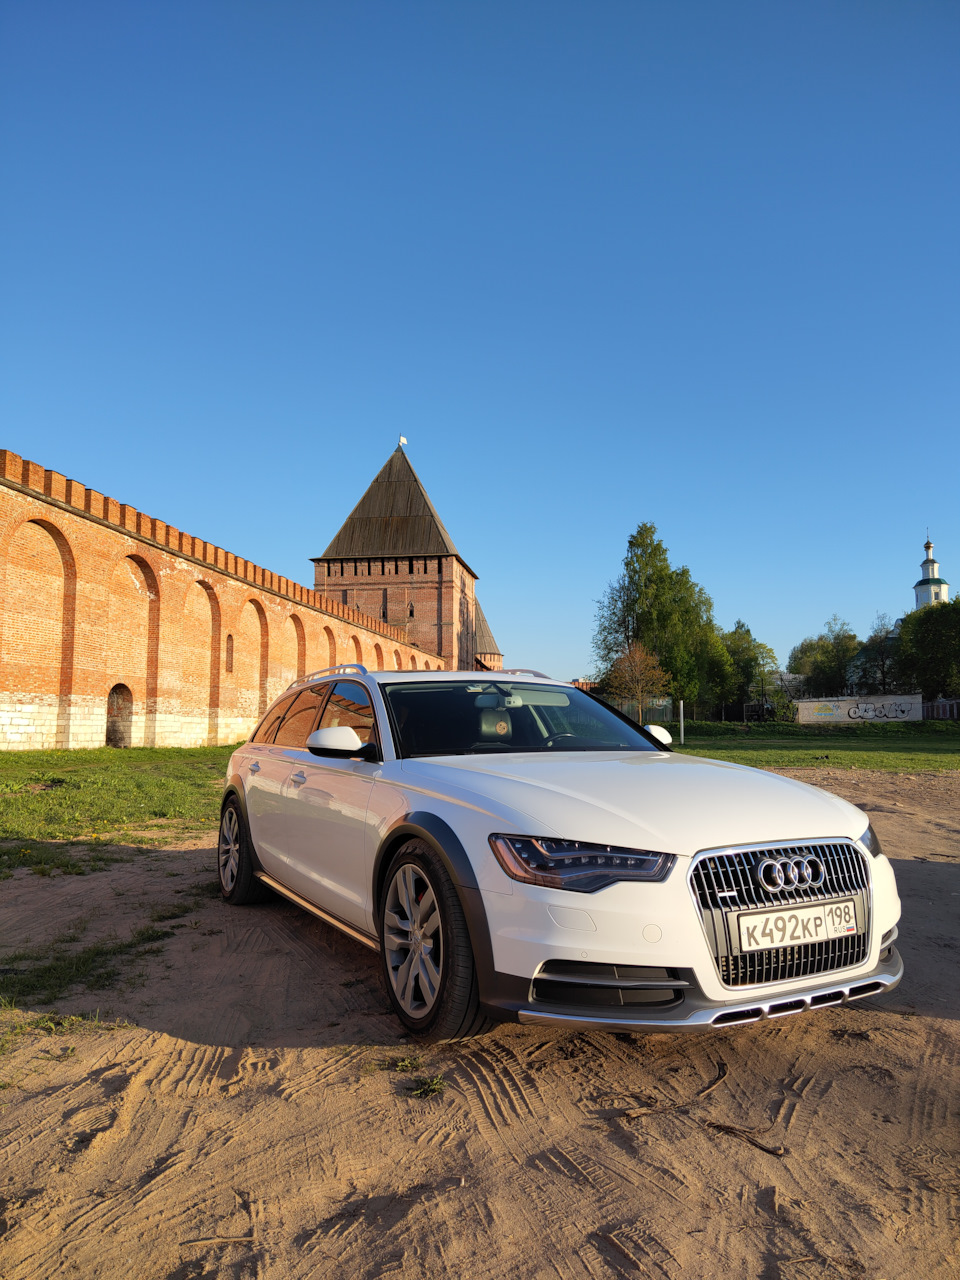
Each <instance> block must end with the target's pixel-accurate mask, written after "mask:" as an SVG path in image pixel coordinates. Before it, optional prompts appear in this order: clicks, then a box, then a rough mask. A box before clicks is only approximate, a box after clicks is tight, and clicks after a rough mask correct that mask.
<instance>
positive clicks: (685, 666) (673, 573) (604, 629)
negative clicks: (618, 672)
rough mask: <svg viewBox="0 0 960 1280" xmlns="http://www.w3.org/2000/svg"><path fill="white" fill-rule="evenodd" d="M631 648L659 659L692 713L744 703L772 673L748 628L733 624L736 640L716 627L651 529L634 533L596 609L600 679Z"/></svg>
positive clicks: (705, 602) (769, 656)
mask: <svg viewBox="0 0 960 1280" xmlns="http://www.w3.org/2000/svg"><path fill="white" fill-rule="evenodd" d="M731 637H733V639H732V640H731V639H730V638H731ZM631 644H640V645H642V646H643V647H644V649H646V650H647V652H649V653H651V654H653V655H654V657H656V659H657V661H658V662H659V663H660V666H661V667H662V669H663V670H664V672H665V673H666V675H667V677H668V679H669V692H670V694H671V695H672V697H673V698H674V700H679V699H681V698H682V699H683V700H684V701H685V702H686V703H688V704H689V705H691V707H693V706H695V704H697V703H699V705H700V706H701V707H716V708H719V707H721V706H723V705H725V704H728V703H732V702H736V701H737V700H738V699H739V700H741V701H743V700H745V696H744V697H743V698H741V693H744V692H745V691H746V690H747V689H748V688H749V685H750V683H751V681H752V680H753V679H754V677H755V675H756V673H757V671H758V670H759V669H760V668H761V667H762V666H763V665H764V664H766V666H767V667H769V668H770V669H771V670H772V669H774V668H775V667H776V658H775V657H774V655H773V652H772V650H771V649H769V648H768V647H767V646H766V645H763V644H760V642H759V641H758V640H755V639H754V637H753V636H752V635H751V633H750V629H749V627H747V625H746V623H744V622H742V621H738V622H737V624H736V626H735V627H734V629H733V632H722V631H721V630H720V629H719V628H718V627H717V625H716V623H715V622H714V620H713V601H712V600H711V599H710V597H709V596H708V595H707V593H706V591H704V589H703V587H701V586H700V585H699V584H698V583H696V582H694V580H693V578H692V577H691V576H690V570H689V569H688V568H687V567H686V565H684V566H682V567H681V568H679V569H674V568H672V567H671V565H670V558H669V555H668V553H667V548H666V547H665V546H664V545H663V543H662V542H661V540H660V539H659V538H658V537H657V530H656V527H655V526H654V525H652V524H640V525H638V526H637V529H636V532H635V533H634V534H633V535H632V536H631V538H630V540H629V542H628V544H627V554H626V555H625V556H624V559H623V568H622V570H621V573H620V575H619V577H618V578H617V579H616V580H615V581H614V582H611V583H610V585H609V586H608V588H607V590H606V592H605V594H604V596H603V598H602V599H601V600H600V601H599V602H598V607H597V618H596V630H595V632H594V638H593V647H594V652H595V654H596V659H597V669H598V674H599V675H600V677H601V679H603V678H604V677H606V676H607V675H608V674H609V673H610V671H611V670H612V668H613V666H614V664H615V663H616V662H617V660H618V659H619V658H620V655H621V654H623V653H624V652H626V650H627V649H628V648H629V646H630V645H631Z"/></svg>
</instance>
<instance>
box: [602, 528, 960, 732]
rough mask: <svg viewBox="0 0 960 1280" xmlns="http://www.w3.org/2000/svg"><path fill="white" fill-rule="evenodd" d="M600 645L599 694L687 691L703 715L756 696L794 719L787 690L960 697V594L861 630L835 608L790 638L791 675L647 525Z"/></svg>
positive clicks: (636, 537) (612, 592)
mask: <svg viewBox="0 0 960 1280" xmlns="http://www.w3.org/2000/svg"><path fill="white" fill-rule="evenodd" d="M593 648H594V654H595V658H596V674H597V678H598V680H599V682H600V687H601V691H602V692H605V693H608V694H610V695H612V696H614V697H618V698H623V699H629V700H636V701H637V702H638V703H639V704H640V707H641V709H642V708H643V707H645V706H646V705H647V704H648V703H649V702H651V701H653V700H654V699H657V698H661V697H666V696H669V697H671V698H672V699H673V700H674V703H677V702H679V701H680V700H681V699H683V701H684V703H685V704H686V706H687V708H688V713H689V714H691V715H692V716H696V715H700V716H702V717H703V718H709V717H711V716H713V717H716V718H721V717H723V716H724V715H725V714H729V713H731V712H732V714H733V715H734V716H737V717H739V715H740V713H741V711H742V707H743V704H744V703H750V702H759V703H760V705H761V707H762V708H763V713H764V714H765V715H767V716H773V717H776V718H782V719H793V708H792V706H791V705H790V704H791V697H811V698H823V697H842V696H844V695H853V696H876V695H884V694H895V693H917V692H920V693H922V695H923V697H924V698H925V699H927V700H932V699H935V698H941V697H942V698H960V599H958V600H954V601H952V602H951V603H949V604H931V605H925V606H923V607H922V608H920V609H917V610H915V611H914V612H913V613H909V614H907V616H906V617H905V618H903V619H901V621H900V622H899V623H896V624H895V623H892V622H891V621H890V619H889V618H888V617H887V616H886V615H885V614H878V615H877V619H876V621H875V623H874V626H873V629H872V631H871V632H870V634H869V635H868V636H867V637H866V639H865V640H860V639H859V638H858V637H857V636H856V634H855V633H854V632H853V630H852V629H851V627H850V626H849V624H848V623H847V622H845V621H844V620H843V619H842V618H840V617H838V616H837V615H834V616H833V617H832V618H831V619H830V620H829V621H828V622H827V623H826V624H825V627H824V630H823V631H822V632H821V633H820V634H819V635H816V636H807V637H806V639H804V640H801V641H800V643H799V644H798V645H795V646H794V648H793V649H792V650H791V652H790V656H789V658H788V660H787V671H788V672H789V673H790V676H792V679H788V681H784V680H783V678H782V676H781V675H780V673H779V672H778V670H777V659H776V655H775V654H774V652H773V650H772V649H771V648H770V647H769V645H766V644H764V643H763V642H762V641H760V640H758V639H757V638H756V637H755V636H754V635H753V633H752V631H751V630H750V628H749V626H748V625H747V624H746V623H745V622H744V621H742V620H738V621H737V622H736V624H735V625H734V627H733V628H732V630H730V631H724V630H723V629H722V628H721V627H719V626H718V625H717V623H716V622H715V621H714V617H713V601H712V600H711V599H710V596H709V595H708V594H707V592H706V591H705V590H704V589H703V587H701V586H700V585H699V583H697V582H694V580H693V578H692V577H691V575H690V570H689V569H688V568H687V567H686V565H683V566H681V567H680V568H679V569H676V568H673V566H672V565H671V564H670V560H669V555H668V552H667V548H666V547H665V546H664V544H663V542H662V541H661V540H660V539H659V538H658V537H657V530H656V527H655V526H654V525H652V524H647V523H645V524H640V525H638V526H637V529H636V532H635V533H634V534H632V535H631V537H630V539H629V542H628V544H627V554H626V555H625V556H624V559H623V565H622V568H621V571H620V574H619V575H618V577H617V578H616V579H615V580H614V581H613V582H611V583H610V584H609V585H608V587H607V589H606V591H605V592H604V594H603V596H602V598H601V599H600V600H599V601H598V603H597V614H596V626H595V630H594V637H593ZM785 684H788V685H789V694H788V692H787V690H786V688H785V687H784V686H785Z"/></svg>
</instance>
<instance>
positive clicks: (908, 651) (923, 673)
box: [897, 598, 960, 700]
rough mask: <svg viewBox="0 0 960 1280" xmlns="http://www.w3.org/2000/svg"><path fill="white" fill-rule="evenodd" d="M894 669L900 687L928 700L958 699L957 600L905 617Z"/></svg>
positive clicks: (959, 606)
mask: <svg viewBox="0 0 960 1280" xmlns="http://www.w3.org/2000/svg"><path fill="white" fill-rule="evenodd" d="M897 670H898V675H899V677H900V680H901V682H902V684H903V687H904V688H907V689H917V688H919V690H920V692H921V693H922V694H923V696H924V698H926V699H928V700H932V699H933V698H960V598H958V599H957V600H951V601H950V603H949V604H928V605H924V606H923V608H921V609H915V610H914V611H913V613H908V614H907V616H906V617H905V618H904V619H903V621H902V622H901V624H900V650H899V654H898V657H897Z"/></svg>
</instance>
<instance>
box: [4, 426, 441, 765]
mask: <svg viewBox="0 0 960 1280" xmlns="http://www.w3.org/2000/svg"><path fill="white" fill-rule="evenodd" d="M0 585H2V596H0V750H2V749H23V748H28V747H53V746H63V747H96V746H102V745H103V744H104V742H105V740H106V707H107V697H108V695H109V693H110V690H111V688H113V687H114V686H115V685H118V684H122V685H125V686H126V687H127V688H128V689H129V690H130V691H131V693H132V695H133V712H132V723H131V738H130V740H131V744H132V745H157V746H187V745H200V744H204V743H213V742H236V741H239V740H240V739H241V738H244V737H246V736H247V734H248V733H249V732H250V730H251V729H252V727H253V725H254V724H255V722H256V719H257V717H258V715H259V714H260V712H261V711H262V710H263V708H264V707H265V706H266V705H267V703H268V702H269V701H270V700H272V699H273V698H274V697H276V695H277V694H278V693H279V692H280V691H281V690H282V689H284V688H285V687H286V686H287V685H288V684H289V683H290V681H291V680H294V679H296V678H297V677H298V676H299V675H302V674H305V673H306V672H309V671H315V670H318V669H320V668H322V667H327V666H331V665H332V664H333V663H334V662H356V661H358V660H359V661H362V662H363V663H364V665H365V666H368V667H370V668H376V667H378V666H380V665H383V666H386V667H388V668H390V669H391V670H393V669H396V668H398V667H400V668H402V669H411V668H413V667H414V666H416V668H417V669H419V670H423V668H424V667H425V666H427V665H429V666H430V667H431V668H433V669H435V668H437V667H439V666H442V665H452V664H444V663H442V662H441V660H440V657H439V653H438V649H437V647H435V646H432V645H429V644H423V645H422V646H421V645H418V643H417V639H416V638H415V637H412V636H410V635H408V634H407V633H406V631H405V630H402V629H400V628H398V627H396V626H391V625H389V624H388V623H386V622H383V621H381V620H380V619H379V616H378V615H379V612H380V610H379V608H378V609H377V610H376V611H375V613H374V616H372V617H368V616H366V615H365V614H364V613H362V612H361V611H359V610H358V609H356V608H352V607H350V606H349V605H345V604H343V603H342V602H341V601H339V600H337V599H336V598H334V599H333V600H328V599H325V598H324V597H323V596H322V595H320V594H319V593H317V592H315V591H310V590H308V589H307V588H306V587H303V586H301V585H300V584H299V583H294V582H290V581H288V580H287V579H286V578H281V577H280V576H279V575H277V574H274V573H271V572H269V571H268V570H265V569H262V568H260V566H258V565H253V564H250V563H249V562H248V561H245V560H242V559H240V558H238V557H237V556H234V555H232V554H230V553H229V552H227V551H224V550H223V549H222V548H220V547H214V546H213V545H211V544H210V543H206V542H202V541H200V539H197V538H194V537H192V536H191V535H189V534H185V533H182V532H181V531H180V530H178V529H174V528H172V527H171V526H169V525H167V524H165V523H164V522H163V521H161V520H156V519H154V518H153V517H151V516H146V515H144V514H143V513H142V512H139V511H136V510H134V509H133V508H132V507H129V506H126V505H123V504H121V503H118V502H116V501H115V500H113V499H111V498H105V497H104V496H103V494H100V493H97V492H96V491H95V490H92V489H86V488H85V487H84V486H83V485H80V484H78V483H77V482H76V481H73V480H67V479H66V478H65V477H64V476H62V475H60V474H59V473H57V472H54V471H47V470H44V468H42V467H40V466H39V465H38V464H36V463H33V462H28V461H24V460H23V459H21V458H19V457H18V456H17V455H16V454H13V453H10V452H9V451H7V450H0ZM434 590H435V588H434ZM433 635H434V636H435V635H436V631H435V630H434V632H433ZM228 637H229V641H228ZM231 649H232V663H230V664H229V665H231V666H232V670H228V669H227V668H228V660H227V659H228V653H229V652H230V650H231Z"/></svg>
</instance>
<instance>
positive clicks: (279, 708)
mask: <svg viewBox="0 0 960 1280" xmlns="http://www.w3.org/2000/svg"><path fill="white" fill-rule="evenodd" d="M296 696H297V695H296V694H295V693H291V694H288V695H287V696H286V697H283V698H281V699H280V701H279V702H278V703H277V704H276V705H275V706H273V707H271V708H270V710H269V711H268V712H267V714H266V715H265V716H264V717H263V719H262V720H261V721H260V723H259V724H258V725H257V728H256V730H255V732H254V734H253V737H252V738H251V739H250V741H251V742H272V741H273V735H274V734H275V733H276V732H277V726H278V725H279V724H280V721H281V720H282V719H283V716H284V712H285V711H286V710H287V709H288V707H290V706H291V704H292V703H293V700H294V698H296Z"/></svg>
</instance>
